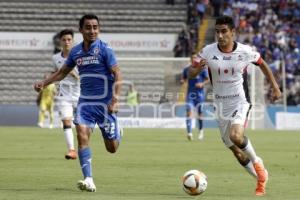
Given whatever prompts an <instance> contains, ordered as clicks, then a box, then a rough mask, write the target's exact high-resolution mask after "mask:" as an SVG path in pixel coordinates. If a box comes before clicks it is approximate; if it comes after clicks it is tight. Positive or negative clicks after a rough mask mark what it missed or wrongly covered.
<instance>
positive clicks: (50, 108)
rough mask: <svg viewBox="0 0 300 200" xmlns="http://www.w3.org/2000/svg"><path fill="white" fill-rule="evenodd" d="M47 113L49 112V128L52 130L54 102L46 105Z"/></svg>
mask: <svg viewBox="0 0 300 200" xmlns="http://www.w3.org/2000/svg"><path fill="white" fill-rule="evenodd" d="M47 109H48V112H49V128H50V129H51V128H53V121H54V120H53V119H54V111H53V110H54V101H50V102H49V104H48V107H47Z"/></svg>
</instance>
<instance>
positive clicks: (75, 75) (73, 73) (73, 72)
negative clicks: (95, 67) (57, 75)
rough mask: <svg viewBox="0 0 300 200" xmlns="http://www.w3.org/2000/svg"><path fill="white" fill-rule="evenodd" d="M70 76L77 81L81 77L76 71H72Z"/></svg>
mask: <svg viewBox="0 0 300 200" xmlns="http://www.w3.org/2000/svg"><path fill="white" fill-rule="evenodd" d="M70 75H71V76H72V77H73V78H75V79H76V80H77V81H78V80H79V76H78V74H77V73H76V72H75V70H72V71H71V72H70Z"/></svg>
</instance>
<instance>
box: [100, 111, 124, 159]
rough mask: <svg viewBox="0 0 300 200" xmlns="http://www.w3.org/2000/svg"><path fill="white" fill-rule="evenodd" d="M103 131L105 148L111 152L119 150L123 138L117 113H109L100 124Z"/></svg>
mask: <svg viewBox="0 0 300 200" xmlns="http://www.w3.org/2000/svg"><path fill="white" fill-rule="evenodd" d="M98 125H99V127H100V130H101V132H102V136H103V139H104V144H105V148H106V150H107V151H108V152H110V153H115V152H117V150H118V147H119V144H120V140H121V129H120V127H119V124H118V121H117V116H116V115H115V114H107V116H106V117H105V119H104V121H102V120H101V123H100V124H98Z"/></svg>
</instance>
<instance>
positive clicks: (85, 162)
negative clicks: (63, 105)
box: [76, 124, 96, 192]
mask: <svg viewBox="0 0 300 200" xmlns="http://www.w3.org/2000/svg"><path fill="white" fill-rule="evenodd" d="M76 131H77V140H78V157H79V161H80V166H81V171H82V174H83V177H84V180H80V181H78V183H77V186H78V188H79V189H80V190H86V191H88V192H95V191H96V186H95V184H94V181H93V178H92V152H91V150H90V147H89V139H90V134H91V128H90V127H88V126H86V125H79V124H77V125H76Z"/></svg>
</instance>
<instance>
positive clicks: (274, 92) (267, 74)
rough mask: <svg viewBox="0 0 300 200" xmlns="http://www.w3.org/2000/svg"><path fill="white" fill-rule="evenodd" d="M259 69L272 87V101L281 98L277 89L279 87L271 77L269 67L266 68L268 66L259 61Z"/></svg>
mask: <svg viewBox="0 0 300 200" xmlns="http://www.w3.org/2000/svg"><path fill="white" fill-rule="evenodd" d="M259 68H260V69H261V71H262V72H263V73H264V75H265V77H266V78H267V80H268V81H269V82H270V84H271V87H272V101H276V100H278V99H279V98H280V97H281V91H280V89H279V86H278V84H277V82H276V80H275V78H274V76H273V73H272V71H271V70H270V67H269V66H268V64H267V63H266V62H265V61H264V60H263V59H261V62H260V64H259Z"/></svg>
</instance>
